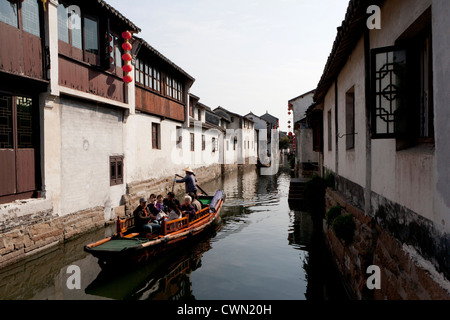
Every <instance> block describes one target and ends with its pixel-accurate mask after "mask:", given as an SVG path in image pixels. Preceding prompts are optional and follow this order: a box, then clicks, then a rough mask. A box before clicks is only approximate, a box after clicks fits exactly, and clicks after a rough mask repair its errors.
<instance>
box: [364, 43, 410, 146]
mask: <svg viewBox="0 0 450 320" xmlns="http://www.w3.org/2000/svg"><path fill="white" fill-rule="evenodd" d="M372 66H373V69H372V85H373V99H374V101H373V109H372V133H373V138H394V137H395V133H396V121H397V120H398V111H399V109H400V107H401V104H402V102H404V99H405V97H404V94H405V90H406V51H405V50H399V49H397V48H393V47H390V48H383V49H380V50H374V51H373V56H372Z"/></svg>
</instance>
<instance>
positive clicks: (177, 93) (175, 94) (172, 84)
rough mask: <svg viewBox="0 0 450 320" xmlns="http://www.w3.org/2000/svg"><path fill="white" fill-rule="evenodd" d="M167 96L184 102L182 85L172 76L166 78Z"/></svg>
mask: <svg viewBox="0 0 450 320" xmlns="http://www.w3.org/2000/svg"><path fill="white" fill-rule="evenodd" d="M158 80H159V76H158ZM166 96H167V97H169V98H172V99H175V100H177V101H180V102H183V101H184V96H183V86H182V84H181V83H180V82H178V80H176V79H174V78H172V77H170V76H166Z"/></svg>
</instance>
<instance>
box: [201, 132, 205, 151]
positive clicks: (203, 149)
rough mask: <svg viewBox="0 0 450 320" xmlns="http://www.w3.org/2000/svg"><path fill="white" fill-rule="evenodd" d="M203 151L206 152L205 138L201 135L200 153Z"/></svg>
mask: <svg viewBox="0 0 450 320" xmlns="http://www.w3.org/2000/svg"><path fill="white" fill-rule="evenodd" d="M205 150H206V137H205V135H204V134H203V135H202V151H205Z"/></svg>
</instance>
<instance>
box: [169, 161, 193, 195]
mask: <svg viewBox="0 0 450 320" xmlns="http://www.w3.org/2000/svg"><path fill="white" fill-rule="evenodd" d="M184 171H185V172H186V176H185V177H184V178H183V179H181V180H177V179H176V178H175V179H174V181H175V182H176V183H185V184H186V193H189V192H192V193H194V194H197V178H196V177H195V174H194V171H192V169H191V168H190V167H187V168H186V169H184Z"/></svg>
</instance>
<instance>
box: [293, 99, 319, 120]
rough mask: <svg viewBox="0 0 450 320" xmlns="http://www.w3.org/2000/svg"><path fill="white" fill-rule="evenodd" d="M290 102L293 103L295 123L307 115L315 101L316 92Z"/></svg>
mask: <svg viewBox="0 0 450 320" xmlns="http://www.w3.org/2000/svg"><path fill="white" fill-rule="evenodd" d="M290 103H291V104H292V105H293V111H294V123H296V122H298V121H300V120H302V119H304V118H305V117H306V110H308V108H309V107H310V106H312V104H313V103H314V92H312V93H309V94H306V95H305V96H303V97H301V98H297V99H294V100H291V101H290Z"/></svg>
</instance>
